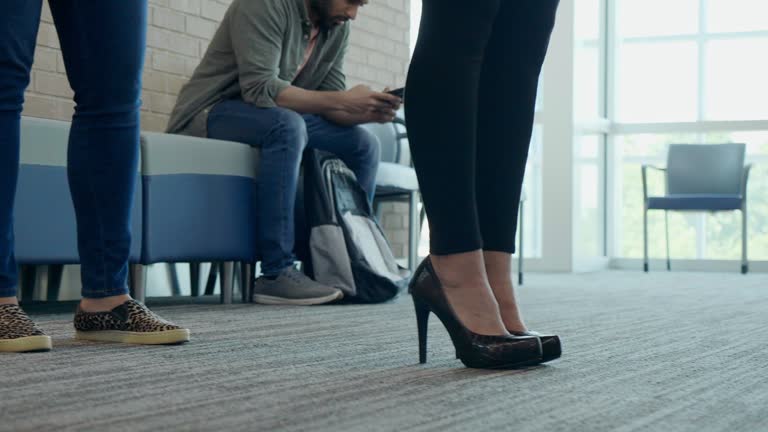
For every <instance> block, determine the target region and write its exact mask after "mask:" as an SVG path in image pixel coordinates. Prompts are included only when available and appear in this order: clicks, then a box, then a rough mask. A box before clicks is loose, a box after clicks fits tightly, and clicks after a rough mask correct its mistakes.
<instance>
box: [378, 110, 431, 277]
mask: <svg viewBox="0 0 768 432" xmlns="http://www.w3.org/2000/svg"><path fill="white" fill-rule="evenodd" d="M363 127H364V128H365V129H367V130H368V131H369V132H371V133H373V134H374V135H376V137H378V138H379V142H380V143H381V159H380V160H381V162H380V163H379V171H378V174H377V176H376V195H375V201H374V210H375V213H376V216H377V218H380V216H381V214H380V212H379V210H380V204H381V203H382V202H388V201H407V202H408V203H409V206H408V207H409V208H408V216H409V217H408V221H409V222H408V227H409V228H408V267H409V268H410V270H411V271H413V270H416V265H417V260H418V255H419V254H418V246H419V237H420V235H421V222H422V219H423V218H421V217H420V216H419V181H418V180H417V178H416V171H415V170H414V169H413V167H412V166H411V162H410V157H409V155H408V154H407V153H406V151H405V150H407V147H408V133H407V131H406V129H405V120H403V119H402V117H398V118H396V119H395V121H394V122H393V123H387V124H377V123H370V124H366V125H364V126H363Z"/></svg>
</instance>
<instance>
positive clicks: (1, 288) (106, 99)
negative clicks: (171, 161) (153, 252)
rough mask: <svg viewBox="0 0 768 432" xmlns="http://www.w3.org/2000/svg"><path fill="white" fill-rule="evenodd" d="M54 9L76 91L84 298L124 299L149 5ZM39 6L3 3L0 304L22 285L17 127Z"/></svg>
mask: <svg viewBox="0 0 768 432" xmlns="http://www.w3.org/2000/svg"><path fill="white" fill-rule="evenodd" d="M49 4H50V6H51V12H52V14H53V19H54V22H55V24H56V30H57V32H58V35H59V41H60V44H61V51H62V54H63V57H64V65H65V67H66V70H67V76H68V78H69V83H70V85H71V86H72V89H73V90H74V93H75V97H74V100H75V103H76V106H75V113H74V116H73V117H72V128H71V131H70V135H69V150H68V154H67V159H68V168H67V173H68V177H69V187H70V189H71V191H72V202H73V204H74V207H75V215H76V216H77V238H78V249H79V252H80V262H81V264H82V285H83V286H82V288H83V291H82V295H83V297H89V298H101V297H108V296H114V295H120V294H126V293H127V292H128V287H127V283H126V280H127V276H128V256H129V250H130V245H131V232H130V212H131V207H132V205H133V193H134V187H135V181H136V171H137V168H138V165H137V164H138V153H139V151H138V150H139V106H140V104H141V102H140V99H139V98H140V95H141V71H142V67H143V65H144V45H145V35H146V17H147V1H146V0H130V1H87V0H50V1H49ZM41 7H42V1H41V0H4V2H3V12H2V13H1V14H0V297H10V296H15V295H16V291H17V284H18V277H17V271H16V262H15V259H14V255H13V220H12V219H13V201H14V195H15V193H16V181H17V175H18V165H19V122H20V115H21V110H22V105H23V103H24V90H25V89H26V87H27V85H28V84H29V73H30V68H31V66H32V59H33V57H34V50H35V42H36V38H37V30H38V27H39V22H40V10H41ZM51 217H52V218H55V217H56V215H51Z"/></svg>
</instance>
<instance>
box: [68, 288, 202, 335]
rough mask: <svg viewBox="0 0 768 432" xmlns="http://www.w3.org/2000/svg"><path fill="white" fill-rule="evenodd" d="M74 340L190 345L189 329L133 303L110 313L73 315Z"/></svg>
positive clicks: (126, 303)
mask: <svg viewBox="0 0 768 432" xmlns="http://www.w3.org/2000/svg"><path fill="white" fill-rule="evenodd" d="M75 330H77V332H76V333H75V338H76V339H82V340H90V341H100V342H120V343H128V344H142V345H166V344H179V343H183V342H187V341H189V329H185V328H182V327H180V326H177V325H176V324H174V323H172V322H169V321H166V320H164V319H162V318H160V317H159V316H157V315H155V314H154V313H153V312H152V311H150V310H149V309H148V308H147V307H146V306H144V305H143V304H141V303H139V302H138V301H136V300H133V299H131V300H128V301H126V302H125V303H123V304H121V305H120V306H118V307H116V308H114V309H112V310H111V311H109V312H84V311H82V310H80V308H78V309H77V313H75Z"/></svg>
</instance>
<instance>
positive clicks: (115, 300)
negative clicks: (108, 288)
mask: <svg viewBox="0 0 768 432" xmlns="http://www.w3.org/2000/svg"><path fill="white" fill-rule="evenodd" d="M130 299H131V296H129V295H128V294H123V295H118V296H111V297H104V298H84V299H82V300H80V310H82V311H83V312H108V311H111V310H112V309H114V308H116V307H118V306H120V305H121V304H123V303H125V302H127V301H128V300H130Z"/></svg>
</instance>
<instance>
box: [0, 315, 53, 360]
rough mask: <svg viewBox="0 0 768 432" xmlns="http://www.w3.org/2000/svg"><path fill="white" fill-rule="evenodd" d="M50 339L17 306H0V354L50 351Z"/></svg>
mask: <svg viewBox="0 0 768 432" xmlns="http://www.w3.org/2000/svg"><path fill="white" fill-rule="evenodd" d="M50 350H51V337H50V336H47V335H46V334H45V333H43V331H42V330H40V329H39V328H37V326H36V325H35V323H34V322H32V320H31V319H29V317H28V316H27V314H26V312H24V311H23V310H22V309H21V308H20V307H19V306H18V305H10V304H4V305H0V352H29V351H50Z"/></svg>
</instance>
